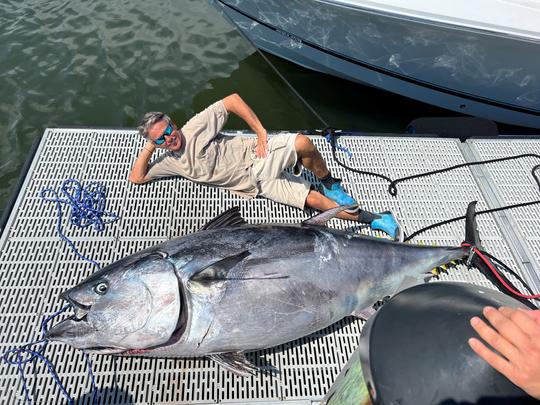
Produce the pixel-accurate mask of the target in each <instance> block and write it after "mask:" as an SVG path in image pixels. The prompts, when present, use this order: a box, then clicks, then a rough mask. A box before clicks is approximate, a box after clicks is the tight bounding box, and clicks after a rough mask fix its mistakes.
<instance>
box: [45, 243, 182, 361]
mask: <svg viewBox="0 0 540 405" xmlns="http://www.w3.org/2000/svg"><path fill="white" fill-rule="evenodd" d="M61 297H62V298H63V299H65V300H67V301H68V302H69V303H70V304H71V305H72V306H73V308H74V312H75V313H74V315H73V316H71V317H70V318H68V319H66V320H64V321H62V322H60V323H59V324H57V325H55V326H54V327H52V328H51V329H50V330H49V331H48V333H47V338H48V339H50V340H55V341H61V342H64V343H67V344H69V345H71V346H73V347H75V348H78V349H85V350H87V351H95V352H101V353H122V352H126V351H130V350H137V351H138V350H143V351H144V350H145V349H149V348H151V347H155V346H159V345H162V344H165V343H166V342H167V341H168V340H169V339H170V338H171V336H172V334H173V333H174V331H175V329H176V327H177V323H178V320H179V315H180V311H181V295H180V290H179V281H178V279H177V277H176V274H175V272H174V266H173V264H172V263H171V262H170V261H169V260H168V257H167V255H166V254H164V253H159V252H154V253H147V254H143V255H140V254H137V255H135V256H130V257H128V258H126V259H123V260H120V261H119V262H116V263H113V264H111V265H110V266H107V267H105V268H103V269H102V270H100V271H98V272H96V273H95V274H93V275H92V276H90V277H89V278H87V279H86V280H84V281H83V282H82V283H80V284H79V285H77V286H75V287H74V288H72V289H70V290H68V291H66V292H64V293H63V294H62V295H61Z"/></svg>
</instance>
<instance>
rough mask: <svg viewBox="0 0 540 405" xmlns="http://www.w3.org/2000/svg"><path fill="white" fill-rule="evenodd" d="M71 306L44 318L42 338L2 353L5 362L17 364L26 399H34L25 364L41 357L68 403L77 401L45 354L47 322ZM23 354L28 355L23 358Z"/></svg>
mask: <svg viewBox="0 0 540 405" xmlns="http://www.w3.org/2000/svg"><path fill="white" fill-rule="evenodd" d="M69 308H70V305H66V306H65V307H63V308H62V309H60V310H59V311H57V312H55V313H54V314H53V315H51V316H49V317H47V318H44V319H43V321H42V322H41V333H42V335H43V336H42V338H41V339H40V340H38V341H36V342H33V343H28V344H26V345H24V346H21V347H18V348H14V349H11V350H8V351H7V352H6V353H4V354H3V355H2V360H3V361H4V362H5V363H7V364H10V365H16V366H17V369H18V371H19V376H20V377H21V380H22V382H23V389H24V395H25V398H26V401H27V402H29V403H31V402H32V401H31V400H30V393H29V392H28V382H27V379H26V373H25V372H24V368H23V366H25V365H26V364H28V363H30V362H33V361H34V360H36V359H39V360H41V361H42V362H43V363H45V365H46V366H47V369H48V370H49V374H51V376H52V378H53V380H54V381H55V383H56V385H58V386H59V387H60V391H62V394H63V395H64V397H66V399H67V401H68V403H69V404H70V405H72V404H74V403H75V401H74V400H73V398H71V396H70V395H69V394H68V392H67V390H66V387H64V384H62V381H60V377H59V376H58V373H57V372H56V370H55V369H54V366H53V364H52V362H51V361H50V360H49V359H48V358H47V357H45V355H44V354H43V352H44V351H45V348H46V347H47V343H48V341H47V339H45V334H46V333H47V324H48V323H49V321H50V320H52V319H53V318H55V317H57V316H58V315H60V314H61V313H62V312H64V311H66V310H67V309H69ZM35 346H39V347H38V348H34V347H35ZM23 355H25V356H27V357H26V358H23ZM92 383H93V379H92ZM94 387H95V386H94Z"/></svg>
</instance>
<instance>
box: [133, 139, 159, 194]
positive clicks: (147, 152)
mask: <svg viewBox="0 0 540 405" xmlns="http://www.w3.org/2000/svg"><path fill="white" fill-rule="evenodd" d="M155 149H156V146H155V145H154V144H153V143H152V142H146V145H144V147H143V148H142V150H141V152H140V153H139V156H137V160H135V163H134V164H133V167H132V168H131V172H130V173H129V181H130V182H132V183H134V184H143V183H146V182H147V181H150V180H151V179H150V178H149V177H148V176H147V175H146V174H147V173H148V162H149V161H150V158H151V157H152V154H153V153H154V150H155Z"/></svg>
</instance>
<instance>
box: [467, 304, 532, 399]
mask: <svg viewBox="0 0 540 405" xmlns="http://www.w3.org/2000/svg"><path fill="white" fill-rule="evenodd" d="M483 313H484V316H485V317H486V318H487V320H488V321H489V323H490V325H488V324H487V323H485V322H484V321H482V320H481V319H480V318H478V317H474V318H472V319H471V326H472V327H473V329H474V330H475V331H476V332H477V333H478V334H479V335H480V337H481V338H482V339H483V340H485V341H486V342H487V343H488V344H489V345H490V346H491V347H492V348H493V349H495V350H496V351H497V352H499V353H500V354H497V353H495V352H494V351H493V350H490V349H488V348H487V347H486V346H485V345H484V344H483V343H482V342H481V341H480V340H478V339H476V338H471V339H469V345H470V346H471V348H472V349H473V350H474V351H475V352H476V354H478V355H479V356H480V357H481V358H483V359H484V360H485V361H486V362H487V363H488V364H490V365H491V366H492V367H493V368H495V369H496V370H497V371H499V372H500V373H501V374H503V375H504V376H506V377H507V378H508V379H509V380H510V381H512V382H513V383H514V384H516V385H517V386H518V387H520V388H522V389H523V390H524V391H525V392H527V393H528V394H529V395H531V396H533V397H534V398H536V399H540V310H524V309H512V308H507V307H501V308H499V310H496V309H495V308H492V307H485V308H484V311H483Z"/></svg>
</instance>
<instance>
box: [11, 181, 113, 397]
mask: <svg viewBox="0 0 540 405" xmlns="http://www.w3.org/2000/svg"><path fill="white" fill-rule="evenodd" d="M60 190H61V192H62V194H63V195H64V197H65V198H63V199H62V198H60V197H59V196H58V193H57V192H56V191H55V190H54V189H52V188H47V189H44V190H42V191H41V193H40V197H41V198H42V199H43V200H44V201H47V202H54V203H56V209H57V213H58V217H57V222H56V230H57V231H58V234H59V235H60V237H61V238H62V239H63V240H64V241H66V242H67V243H68V245H69V246H70V247H71V249H72V250H73V251H74V252H75V254H77V256H79V257H80V258H81V259H83V260H86V261H88V262H90V263H92V264H93V265H95V266H96V267H98V268H99V264H98V263H97V262H96V261H94V260H92V259H89V258H87V257H86V256H83V255H82V254H81V253H80V252H79V251H78V250H77V248H76V247H75V244H74V243H73V242H72V241H71V240H70V239H69V238H68V237H67V236H65V235H64V233H63V232H62V205H67V206H69V207H71V213H70V218H69V220H70V222H71V224H73V225H75V226H77V227H79V228H88V227H89V226H93V227H94V229H95V230H96V231H97V232H102V231H103V230H104V229H105V225H106V224H108V223H111V222H114V221H117V220H118V219H119V216H118V215H116V214H114V213H112V212H109V211H106V210H105V206H106V193H105V187H104V186H103V185H102V184H100V183H98V182H91V183H89V184H88V186H87V187H86V188H84V187H83V186H82V185H81V184H80V183H79V181H77V180H75V179H68V180H65V181H64V182H63V183H62V186H61V187H60ZM46 194H52V197H47V196H46ZM104 217H105V219H104ZM69 308H70V305H66V306H65V307H63V308H62V309H60V310H59V311H57V312H55V313H54V314H52V315H50V316H48V317H46V318H44V319H43V321H42V322H41V333H42V338H41V339H40V340H37V341H35V342H33V343H28V344H26V345H24V346H21V347H18V348H14V349H11V350H8V351H7V352H6V353H4V354H3V355H2V360H3V361H4V362H5V363H7V364H10V365H16V366H17V369H18V371H19V376H20V377H21V380H22V383H23V390H24V395H25V398H26V401H27V402H29V403H31V400H30V393H29V391H28V383H27V379H26V374H25V372H24V366H25V365H26V364H28V363H30V362H33V361H34V360H41V361H43V362H44V363H45V365H46V366H47V369H48V370H49V373H50V374H51V376H52V378H53V380H54V381H55V383H56V384H57V385H58V387H60V391H61V392H62V394H63V395H64V397H65V398H66V399H67V401H68V403H69V404H70V405H72V404H74V403H75V401H74V400H73V398H72V397H71V396H70V395H69V393H68V392H67V390H66V388H65V386H64V385H63V384H62V381H61V380H60V377H59V376H58V373H57V372H56V370H55V368H54V365H53V364H52V362H51V361H50V360H49V359H48V358H47V357H46V356H45V355H44V351H45V348H46V347H47V343H48V340H47V339H46V338H45V336H46V333H47V324H48V323H49V322H50V321H51V320H52V319H53V318H56V317H57V316H59V315H60V314H61V313H63V312H65V311H66V310H67V309H69ZM84 355H85V358H86V366H87V369H88V375H89V376H90V381H91V384H92V402H93V403H94V404H95V403H96V401H97V387H96V382H95V378H94V374H93V373H92V363H91V360H90V356H89V355H88V354H87V353H85V354H84Z"/></svg>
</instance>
